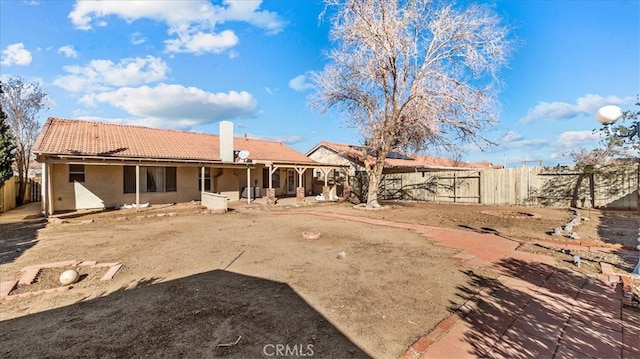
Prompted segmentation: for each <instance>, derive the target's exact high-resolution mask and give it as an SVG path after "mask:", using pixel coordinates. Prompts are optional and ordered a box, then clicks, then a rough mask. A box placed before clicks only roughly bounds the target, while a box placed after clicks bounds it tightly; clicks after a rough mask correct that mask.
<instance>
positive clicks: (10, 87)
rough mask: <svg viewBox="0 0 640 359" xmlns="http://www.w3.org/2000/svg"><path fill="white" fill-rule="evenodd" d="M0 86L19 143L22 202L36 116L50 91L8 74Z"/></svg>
mask: <svg viewBox="0 0 640 359" xmlns="http://www.w3.org/2000/svg"><path fill="white" fill-rule="evenodd" d="M0 87H1V88H2V91H1V93H0V104H1V105H2V109H3V110H4V111H5V112H6V115H7V120H8V123H9V127H10V128H11V132H12V134H13V140H14V143H15V145H16V150H15V166H16V168H17V172H18V179H19V181H20V187H19V189H18V198H17V200H18V203H19V204H21V203H22V201H23V199H24V194H25V191H26V189H27V183H26V182H27V179H28V178H29V162H30V160H31V149H32V147H33V145H34V142H35V140H36V136H37V135H38V131H39V129H40V123H38V120H37V119H36V115H37V114H38V113H39V112H40V111H41V110H43V109H46V105H47V94H46V93H45V92H43V91H42V90H41V89H40V85H39V83H37V82H32V83H25V82H24V81H22V79H21V78H19V77H9V78H8V79H7V80H6V81H5V82H0Z"/></svg>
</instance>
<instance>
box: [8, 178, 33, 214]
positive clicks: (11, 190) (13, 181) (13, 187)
mask: <svg viewBox="0 0 640 359" xmlns="http://www.w3.org/2000/svg"><path fill="white" fill-rule="evenodd" d="M19 186H20V181H19V180H18V177H11V178H9V179H8V180H7V181H5V182H4V184H1V185H0V213H3V212H6V211H10V210H12V209H14V208H16V207H17V206H18V201H17V199H18V188H19ZM39 200H40V183H39V182H37V181H34V180H29V182H28V183H27V189H26V191H25V193H24V198H23V201H22V202H23V203H27V202H36V201H39Z"/></svg>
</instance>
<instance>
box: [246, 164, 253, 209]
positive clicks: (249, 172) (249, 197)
mask: <svg viewBox="0 0 640 359" xmlns="http://www.w3.org/2000/svg"><path fill="white" fill-rule="evenodd" d="M251 191H253V188H251V169H250V168H249V167H247V204H251Z"/></svg>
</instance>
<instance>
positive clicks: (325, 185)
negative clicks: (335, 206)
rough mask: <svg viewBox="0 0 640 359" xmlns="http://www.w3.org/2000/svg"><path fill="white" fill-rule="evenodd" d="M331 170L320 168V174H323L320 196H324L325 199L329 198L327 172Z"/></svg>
mask: <svg viewBox="0 0 640 359" xmlns="http://www.w3.org/2000/svg"><path fill="white" fill-rule="evenodd" d="M328 171H331V170H327V169H324V168H323V169H322V174H323V175H324V186H322V197H324V200H325V201H328V200H329V172H328Z"/></svg>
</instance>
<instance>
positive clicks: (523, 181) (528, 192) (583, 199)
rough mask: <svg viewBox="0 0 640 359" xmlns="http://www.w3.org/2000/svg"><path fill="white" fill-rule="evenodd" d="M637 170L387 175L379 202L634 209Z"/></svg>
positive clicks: (553, 169) (526, 169) (554, 169)
mask: <svg viewBox="0 0 640 359" xmlns="http://www.w3.org/2000/svg"><path fill="white" fill-rule="evenodd" d="M637 172H638V168H637V166H635V165H615V166H609V167H606V168H602V169H601V170H599V171H598V173H594V174H592V173H584V172H581V171H578V170H576V169H575V168H571V167H520V168H506V169H487V170H473V171H436V172H411V173H394V174H386V175H384V177H383V181H382V184H381V191H380V194H379V195H380V198H381V199H404V200H418V201H437V202H464V203H482V204H489V205H492V204H496V205H498V204H502V205H529V206H555V207H568V206H577V207H589V206H592V207H599V208H616V209H635V208H636V206H637V204H636V193H637V178H638V177H637Z"/></svg>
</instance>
